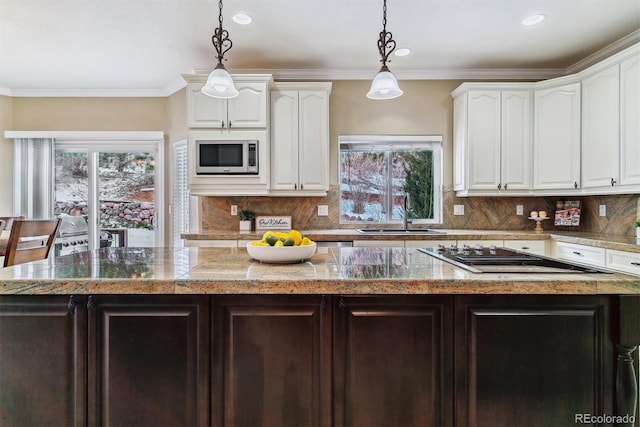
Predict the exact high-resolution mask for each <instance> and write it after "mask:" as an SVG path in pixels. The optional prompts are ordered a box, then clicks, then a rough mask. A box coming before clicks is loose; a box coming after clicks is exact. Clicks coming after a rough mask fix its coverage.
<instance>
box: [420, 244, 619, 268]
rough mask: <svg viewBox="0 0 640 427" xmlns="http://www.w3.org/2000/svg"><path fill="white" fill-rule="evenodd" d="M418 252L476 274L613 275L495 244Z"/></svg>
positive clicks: (439, 248)
mask: <svg viewBox="0 0 640 427" xmlns="http://www.w3.org/2000/svg"><path fill="white" fill-rule="evenodd" d="M418 250H419V251H420V252H423V253H425V254H428V255H431V256H432V257H434V258H438V259H440V260H442V261H446V262H448V263H450V264H453V265H455V266H457V267H460V268H464V269H465V270H468V271H471V272H474V273H609V271H605V270H601V269H597V268H594V267H591V266H587V265H582V264H577V263H572V262H567V261H563V260H558V259H554V258H549V257H546V256H541V255H533V254H529V253H525V252H520V251H516V250H514V249H509V248H503V247H496V246H493V245H492V246H489V247H485V246H481V245H476V246H475V247H471V246H467V245H464V246H462V247H458V246H456V245H452V246H450V247H445V246H443V245H438V247H436V248H418Z"/></svg>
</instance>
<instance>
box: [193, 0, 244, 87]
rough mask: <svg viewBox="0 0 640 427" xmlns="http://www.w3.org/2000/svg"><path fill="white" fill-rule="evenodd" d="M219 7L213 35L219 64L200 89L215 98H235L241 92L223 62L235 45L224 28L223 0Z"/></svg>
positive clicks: (212, 39) (212, 38)
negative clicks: (216, 26)
mask: <svg viewBox="0 0 640 427" xmlns="http://www.w3.org/2000/svg"><path fill="white" fill-rule="evenodd" d="M218 8H219V10H220V14H219V15H218V23H219V26H218V28H216V30H215V32H214V33H213V37H211V41H212V42H213V47H214V48H215V49H216V52H217V54H218V55H217V56H216V59H217V60H218V65H216V68H214V69H213V71H212V72H211V74H209V77H208V78H207V83H206V84H205V85H204V86H202V89H200V91H201V92H202V93H204V94H205V95H207V96H211V97H213V98H235V97H236V96H238V93H239V92H238V90H237V89H236V86H235V85H234V84H233V79H232V78H231V74H229V72H228V71H227V69H226V68H224V65H223V64H222V61H223V60H224V54H225V53H227V51H228V50H229V49H231V46H233V43H232V42H231V39H229V32H228V31H227V30H223V29H222V0H220V1H219V2H218Z"/></svg>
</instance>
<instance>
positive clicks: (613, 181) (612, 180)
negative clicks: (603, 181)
mask: <svg viewBox="0 0 640 427" xmlns="http://www.w3.org/2000/svg"><path fill="white" fill-rule="evenodd" d="M616 182H618V181H616V180H615V179H613V178H611V186H612V187H613V185H614V184H615V183H616Z"/></svg>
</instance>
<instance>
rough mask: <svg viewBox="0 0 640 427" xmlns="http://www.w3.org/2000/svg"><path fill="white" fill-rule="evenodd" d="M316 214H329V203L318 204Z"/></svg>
mask: <svg viewBox="0 0 640 427" xmlns="http://www.w3.org/2000/svg"><path fill="white" fill-rule="evenodd" d="M318 216H329V205H318Z"/></svg>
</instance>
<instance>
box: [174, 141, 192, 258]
mask: <svg viewBox="0 0 640 427" xmlns="http://www.w3.org/2000/svg"><path fill="white" fill-rule="evenodd" d="M172 166H173V206H172V211H173V246H184V242H183V240H182V239H181V238H180V234H182V233H188V232H189V198H190V196H189V188H188V186H187V144H186V143H185V142H179V143H175V144H174V145H173V165H172Z"/></svg>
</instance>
